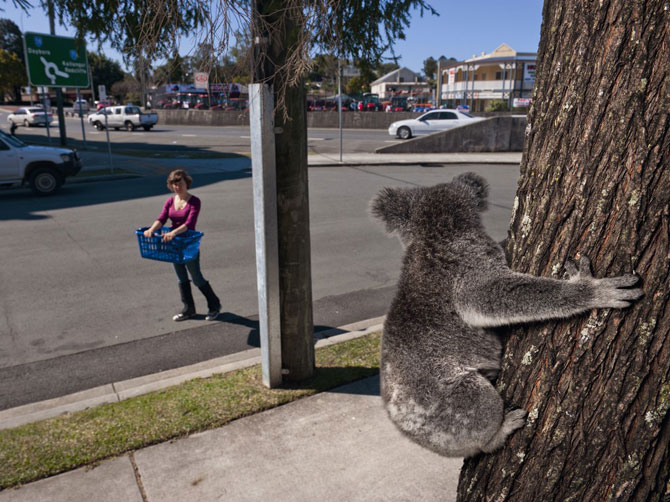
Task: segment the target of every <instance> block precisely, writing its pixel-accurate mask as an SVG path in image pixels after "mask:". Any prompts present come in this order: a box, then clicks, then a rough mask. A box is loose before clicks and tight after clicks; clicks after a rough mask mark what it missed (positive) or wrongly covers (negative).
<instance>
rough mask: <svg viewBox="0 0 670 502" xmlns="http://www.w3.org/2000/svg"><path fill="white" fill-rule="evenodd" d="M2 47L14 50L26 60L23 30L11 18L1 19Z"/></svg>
mask: <svg viewBox="0 0 670 502" xmlns="http://www.w3.org/2000/svg"><path fill="white" fill-rule="evenodd" d="M0 49H4V50H6V51H7V52H13V53H14V54H16V55H17V56H18V57H19V60H20V61H25V58H24V56H23V38H22V34H21V30H20V29H19V27H18V26H17V25H16V23H15V22H14V21H12V20H11V19H0Z"/></svg>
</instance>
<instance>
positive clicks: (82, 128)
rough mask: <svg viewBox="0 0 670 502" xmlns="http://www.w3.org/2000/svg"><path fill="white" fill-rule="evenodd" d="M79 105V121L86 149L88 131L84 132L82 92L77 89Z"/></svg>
mask: <svg viewBox="0 0 670 502" xmlns="http://www.w3.org/2000/svg"><path fill="white" fill-rule="evenodd" d="M77 104H78V106H79V121H80V122H81V137H82V138H84V148H86V131H85V130H84V115H83V114H82V112H81V90H80V89H79V87H77Z"/></svg>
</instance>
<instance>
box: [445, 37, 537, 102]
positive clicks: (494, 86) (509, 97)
mask: <svg viewBox="0 0 670 502" xmlns="http://www.w3.org/2000/svg"><path fill="white" fill-rule="evenodd" d="M536 58H537V53H535V52H517V51H515V50H514V49H512V48H511V47H510V46H508V45H507V44H502V45H501V46H500V47H498V48H497V49H496V50H494V51H493V52H492V53H491V54H486V53H482V54H481V56H475V57H472V58H471V59H468V60H465V61H460V62H445V61H439V62H438V64H439V67H438V82H437V87H438V89H440V92H439V96H438V100H439V104H440V105H447V107H449V108H456V107H457V106H468V107H469V108H470V110H471V111H473V112H482V111H484V110H485V109H486V107H487V106H488V105H489V103H490V102H491V101H493V100H502V101H504V102H505V103H506V104H507V109H509V110H511V109H512V108H519V107H527V106H528V105H529V104H530V97H531V95H532V92H533V86H534V85H535V64H536Z"/></svg>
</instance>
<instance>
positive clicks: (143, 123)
mask: <svg viewBox="0 0 670 502" xmlns="http://www.w3.org/2000/svg"><path fill="white" fill-rule="evenodd" d="M105 115H106V116H107V119H106V120H105ZM88 122H89V124H91V125H92V126H94V127H95V128H96V129H97V130H98V131H102V130H103V129H104V128H105V125H106V126H107V127H109V128H113V129H115V130H119V129H121V128H122V127H123V128H125V129H126V130H127V131H134V130H135V129H136V128H138V127H142V128H143V129H144V130H145V131H148V130H150V129H151V128H152V127H153V126H155V125H156V123H158V115H156V114H155V113H145V112H143V111H142V110H140V108H139V106H134V105H125V106H108V107H106V108H103V109H102V110H98V111H97V112H96V113H93V114H91V115H89V116H88Z"/></svg>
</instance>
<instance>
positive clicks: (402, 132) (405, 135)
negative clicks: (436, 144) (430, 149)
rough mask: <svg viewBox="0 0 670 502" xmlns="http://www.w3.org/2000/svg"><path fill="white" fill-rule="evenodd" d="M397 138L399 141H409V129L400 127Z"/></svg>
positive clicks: (410, 134)
mask: <svg viewBox="0 0 670 502" xmlns="http://www.w3.org/2000/svg"><path fill="white" fill-rule="evenodd" d="M398 137H399V138H400V139H409V138H411V137H412V131H411V130H410V128H409V127H404V126H403V127H401V128H400V129H398Z"/></svg>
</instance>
